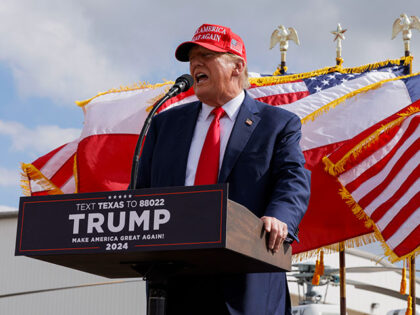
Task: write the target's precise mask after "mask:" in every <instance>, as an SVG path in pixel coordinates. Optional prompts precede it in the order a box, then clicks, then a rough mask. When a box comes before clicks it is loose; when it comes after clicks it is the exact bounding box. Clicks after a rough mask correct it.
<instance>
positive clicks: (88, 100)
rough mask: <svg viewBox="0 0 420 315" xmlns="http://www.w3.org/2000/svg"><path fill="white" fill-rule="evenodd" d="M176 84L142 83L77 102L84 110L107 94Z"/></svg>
mask: <svg viewBox="0 0 420 315" xmlns="http://www.w3.org/2000/svg"><path fill="white" fill-rule="evenodd" d="M174 83H175V82H174V81H165V82H163V83H156V84H150V83H148V82H140V83H135V84H134V85H133V86H125V87H124V86H120V88H118V89H110V90H108V91H105V92H99V93H98V94H97V95H95V96H94V97H91V98H89V99H87V100H84V101H76V104H77V105H78V106H80V107H82V108H83V107H84V106H86V105H87V104H89V103H90V102H91V101H92V100H94V99H95V98H97V97H99V96H103V95H106V94H111V93H119V92H128V91H136V90H143V89H156V88H159V87H162V86H165V85H172V84H174Z"/></svg>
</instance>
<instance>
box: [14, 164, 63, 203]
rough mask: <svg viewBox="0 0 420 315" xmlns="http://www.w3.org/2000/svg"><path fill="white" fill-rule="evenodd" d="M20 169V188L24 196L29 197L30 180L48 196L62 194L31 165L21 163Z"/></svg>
mask: <svg viewBox="0 0 420 315" xmlns="http://www.w3.org/2000/svg"><path fill="white" fill-rule="evenodd" d="M21 168H22V170H23V173H22V179H21V187H22V189H23V193H24V194H25V195H26V196H30V195H31V186H30V181H31V180H33V181H35V182H36V183H37V184H38V185H40V186H41V187H42V188H44V189H45V190H46V191H47V192H48V194H49V195H58V194H62V193H63V192H62V191H61V189H60V188H58V187H57V186H56V185H54V184H53V182H51V181H50V180H49V179H48V178H46V177H45V176H44V175H43V174H42V173H41V171H40V170H38V169H37V168H36V167H35V166H33V165H32V164H26V163H21Z"/></svg>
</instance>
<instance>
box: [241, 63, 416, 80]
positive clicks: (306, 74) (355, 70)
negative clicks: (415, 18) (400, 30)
mask: <svg viewBox="0 0 420 315" xmlns="http://www.w3.org/2000/svg"><path fill="white" fill-rule="evenodd" d="M412 61H413V56H407V57H401V58H400V59H389V60H385V61H380V62H376V63H370V64H367V65H363V66H360V67H354V68H343V67H342V66H341V65H337V66H333V67H325V68H321V69H318V70H314V71H310V72H304V73H297V74H291V75H284V76H281V72H280V71H281V69H280V68H277V70H276V71H275V72H274V73H273V76H272V77H262V78H251V79H250V80H249V81H250V83H251V84H255V85H258V86H260V85H267V84H280V83H286V82H291V81H296V80H301V79H307V78H310V77H314V76H318V75H323V74H328V73H331V72H340V73H361V72H365V71H368V70H375V69H378V68H380V67H384V66H386V65H396V66H399V65H401V64H402V65H403V66H409V65H411V64H412Z"/></svg>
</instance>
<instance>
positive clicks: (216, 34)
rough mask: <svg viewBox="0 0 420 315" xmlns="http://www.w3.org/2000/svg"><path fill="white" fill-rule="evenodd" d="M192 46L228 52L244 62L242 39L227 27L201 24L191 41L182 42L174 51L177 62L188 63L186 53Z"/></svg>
mask: <svg viewBox="0 0 420 315" xmlns="http://www.w3.org/2000/svg"><path fill="white" fill-rule="evenodd" d="M194 45H199V46H202V47H204V48H207V49H209V50H212V51H217V52H229V53H232V54H235V55H238V56H239V57H242V58H243V59H244V60H245V62H246V51H245V45H244V42H243V40H242V38H240V37H239V35H236V34H235V33H234V32H232V31H231V29H230V28H229V27H225V26H221V25H215V24H203V25H201V26H200V27H199V28H198V29H197V30H196V31H195V33H194V36H193V38H192V40H191V41H188V42H184V43H182V44H181V45H179V46H178V48H177V49H176V51H175V58H176V59H178V60H179V61H189V56H188V53H189V51H190V49H191V48H192V47H193V46H194Z"/></svg>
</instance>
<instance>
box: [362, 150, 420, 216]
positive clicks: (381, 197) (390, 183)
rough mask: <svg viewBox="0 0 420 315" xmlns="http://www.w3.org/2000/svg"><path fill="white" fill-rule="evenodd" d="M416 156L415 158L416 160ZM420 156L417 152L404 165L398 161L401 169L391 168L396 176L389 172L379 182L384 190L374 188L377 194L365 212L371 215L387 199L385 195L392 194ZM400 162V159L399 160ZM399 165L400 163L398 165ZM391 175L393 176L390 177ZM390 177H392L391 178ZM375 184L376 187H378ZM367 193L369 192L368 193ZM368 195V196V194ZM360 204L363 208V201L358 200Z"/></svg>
mask: <svg viewBox="0 0 420 315" xmlns="http://www.w3.org/2000/svg"><path fill="white" fill-rule="evenodd" d="M416 158H417V160H416ZM419 158H420V152H418V153H417V154H416V155H415V157H414V158H413V159H410V160H409V162H408V163H406V164H405V165H404V163H403V162H402V163H400V164H403V165H402V168H401V169H398V170H396V171H395V169H394V170H392V171H391V172H392V173H394V172H397V174H396V176H395V177H394V176H393V175H395V174H391V175H390V176H387V178H386V180H385V181H384V182H382V183H380V182H378V183H380V185H378V186H381V187H382V189H384V190H382V191H381V190H377V189H375V193H377V192H379V194H378V195H377V197H376V199H374V200H373V201H372V202H371V203H370V204H369V205H367V206H366V208H365V210H366V213H368V214H369V216H370V215H372V213H373V211H375V210H376V209H377V208H378V207H379V205H380V204H382V203H383V202H385V201H387V200H388V197H387V196H390V195H392V194H393V193H394V192H395V191H396V190H397V189H398V188H399V187H400V185H401V183H403V182H404V180H405V179H406V177H407V175H408V174H410V172H411V171H412V170H413V169H414V168H415V167H416V166H417V165H418V161H419V160H418V159H419ZM399 162H401V160H400V161H399ZM399 166H401V165H399ZM381 175H382V174H381ZM392 177H393V178H392ZM391 178H392V179H391ZM378 186H377V187H378ZM368 195H369V194H368ZM369 197H370V196H369ZM359 204H360V206H362V207H363V208H364V206H363V205H364V204H365V203H364V201H362V202H359Z"/></svg>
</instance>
